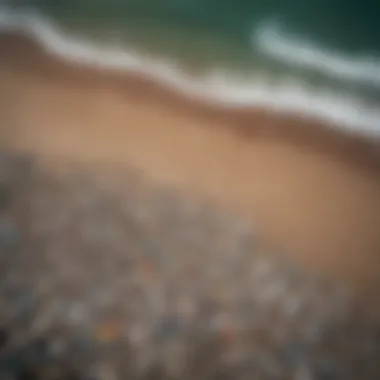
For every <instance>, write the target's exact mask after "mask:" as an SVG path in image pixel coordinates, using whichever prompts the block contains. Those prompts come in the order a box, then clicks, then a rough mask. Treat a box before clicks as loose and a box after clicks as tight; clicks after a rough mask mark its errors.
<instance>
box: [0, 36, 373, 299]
mask: <svg viewBox="0 0 380 380" xmlns="http://www.w3.org/2000/svg"><path fill="white" fill-rule="evenodd" d="M0 125H1V129H0V140H1V142H2V145H3V147H5V148H7V149H8V150H13V151H24V152H30V153H33V154H38V155H41V156H45V157H48V158H54V159H55V160H57V159H58V160H61V161H65V160H69V161H74V162H75V161H77V162H79V161H80V162H83V161H85V162H89V163H91V165H94V166H95V167H96V165H97V164H98V163H103V162H107V163H111V164H112V163H115V164H116V163H117V164H118V165H120V164H121V165H126V166H128V167H129V166H132V167H134V168H136V169H138V170H140V171H141V172H142V173H143V174H144V176H145V177H146V178H147V179H148V180H149V181H152V182H156V183H161V184H165V185H169V186H171V187H173V188H175V189H181V190H183V192H184V193H194V194H197V195H198V196H200V197H205V198H211V199H213V200H214V201H215V203H216V204H220V207H223V208H225V209H230V210H232V211H233V212H236V213H238V214H241V215H242V216H243V217H244V218H247V219H248V220H250V221H251V223H252V228H253V229H254V230H255V231H257V233H258V236H259V238H260V239H261V244H262V245H263V247H268V248H270V249H272V250H273V249H274V250H275V251H278V252H279V253H281V254H287V255H289V256H290V257H292V258H294V260H295V261H296V262H299V263H300V264H301V265H305V266H306V267H307V268H310V269H311V270H312V271H315V272H320V273H322V274H323V275H327V276H332V277H333V278H334V279H340V280H342V281H348V282H349V284H351V285H353V286H355V287H357V288H358V289H360V290H365V291H368V290H370V291H371V292H372V291H374V292H375V294H377V291H378V290H380V278H379V276H378V273H379V271H380V233H379V230H380V153H379V151H380V148H379V145H376V143H375V142H371V141H368V140H366V139H364V138H361V137H358V136H350V135H348V134H344V133H341V132H339V131H338V130H334V129H333V128H332V127H329V126H325V125H323V124H322V123H320V122H317V121H312V120H305V119H304V118H300V117H298V118H297V117H290V116H285V115H280V114H274V113H273V112H269V111H267V110H246V111H239V112H238V111H227V110H221V109H218V108H217V107H211V106H206V105H204V104H203V105H202V104H198V103H196V102H195V101H191V100H189V99H185V98H183V97H181V96H178V95H177V94H175V93H172V92H170V91H169V90H166V89H163V88H161V87H159V86H157V85H155V84H154V83H151V82H150V81H149V80H147V79H146V78H141V77H136V76H126V75H120V74H115V73H113V74H112V73H104V72H99V71H96V70H84V69H79V68H75V67H70V66H69V65H66V64H63V63H60V62H58V61H56V60H54V59H52V58H48V57H47V56H46V55H44V54H43V53H42V52H41V51H39V50H38V48H37V47H36V46H35V45H33V44H32V43H30V41H27V40H25V39H23V38H19V37H15V36H2V37H1V38H0Z"/></svg>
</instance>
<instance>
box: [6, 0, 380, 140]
mask: <svg viewBox="0 0 380 380" xmlns="http://www.w3.org/2000/svg"><path fill="white" fill-rule="evenodd" d="M2 3H3V4H5V3H6V5H7V9H8V10H9V9H13V11H15V12H16V11H17V12H18V11H20V10H25V9H28V12H29V11H33V12H38V14H39V15H43V16H44V17H47V18H48V20H49V21H53V22H54V25H56V26H59V27H60V28H61V29H60V33H68V34H70V35H71V36H73V35H74V36H81V37H83V36H86V37H88V38H91V40H92V41H94V40H96V41H100V42H102V43H103V45H104V44H109V46H111V45H112V46H116V45H117V46H118V47H119V48H125V50H126V51H127V50H128V49H130V48H131V47H133V49H134V51H137V52H140V53H148V54H149V55H150V56H152V57H160V58H164V59H166V60H167V61H170V62H175V64H176V65H177V66H179V67H181V68H182V69H183V70H185V71H186V70H187V71H188V72H191V73H193V74H197V75H201V74H204V73H205V72H208V71H210V70H213V69H218V70H224V71H223V72H224V73H226V72H228V73H229V74H230V75H232V76H233V77H234V78H237V77H239V80H240V82H239V83H240V84H242V83H243V84H244V85H245V86H246V87H247V86H248V83H251V85H252V86H254V81H255V80H259V81H261V82H260V83H262V82H265V85H266V86H267V87H268V86H272V85H273V86H275V84H276V83H279V82H281V81H283V80H284V79H286V81H287V83H288V82H291V86H290V87H289V88H290V90H291V91H290V90H289V91H290V92H289V96H290V97H292V99H293V100H292V102H291V107H293V108H294V107H296V106H297V107H298V108H300V109H304V110H306V109H311V108H310V107H309V106H310V104H311V103H310V102H311V96H312V95H310V89H313V91H314V93H315V96H314V95H313V97H314V98H315V99H314V98H313V99H314V100H313V101H314V103H313V105H312V108H313V110H314V111H313V112H314V113H318V112H319V113H321V114H322V113H324V114H326V115H329V116H328V117H330V119H334V118H335V119H334V120H338V121H339V123H340V122H341V121H340V120H343V119H344V120H346V119H348V116H347V115H345V116H344V118H342V117H343V116H342V115H343V114H344V113H349V112H348V111H347V110H348V109H349V111H350V112H351V114H352V116H353V117H355V118H356V119H358V120H359V119H360V118H361V119H363V117H364V119H365V120H364V119H363V120H364V121H365V123H364V124H366V125H367V126H368V125H372V124H374V123H375V124H376V125H375V126H371V127H370V128H371V129H372V130H373V129H374V128H375V129H376V130H379V133H380V126H378V123H377V121H376V120H380V108H379V111H378V113H373V108H374V107H375V108H377V104H380V103H379V100H380V23H379V22H378V20H379V19H380V6H378V5H376V1H370V0H362V1H360V2H359V1H355V0H345V1H344V0H319V1H316V0H313V1H311V0H266V1H263V0H256V1H255V0H228V1H226V0H224V1H223V0H160V1H157V0H18V1H15V0H13V1H10V0H8V1H5V0H3V1H1V0H0V6H1V5H2ZM0 17H1V10H0ZM19 24H25V20H23V21H20V22H19ZM40 29H41V28H40ZM45 29H46V28H45ZM41 33H42V34H43V33H45V32H41V30H39V31H38V33H37V34H38V35H39V38H40V37H41V35H40V34H41ZM46 36H47V37H46V38H50V37H49V32H48V30H47V29H46ZM49 41H50V42H49V46H50V48H55V46H57V45H58V44H61V41H57V40H56V41H55V42H54V41H53V40H49ZM64 49H66V51H68V50H70V49H71V50H72V47H71V46H65V47H64ZM77 50H78V49H77ZM129 51H130V50H129ZM77 53H78V51H76V52H75V54H77ZM85 53H86V54H87V52H83V51H81V52H80V54H82V55H83V54H85ZM103 53H104V52H103ZM78 54H79V53H78ZM107 54H108V53H107V52H106V53H104V54H103V55H107ZM108 55H110V54H108ZM89 57H91V59H95V58H96V59H98V58H99V57H98V56H97V55H96V54H95V53H93V54H89ZM119 58H120V54H119V53H118V54H114V56H113V58H112V60H113V61H115V60H116V59H119ZM124 58H125V57H124ZM124 58H123V59H124ZM89 59H90V58H89ZM119 66H120V65H119ZM261 86H262V84H261ZM297 86H298V87H297ZM235 87H236V86H235ZM283 87H284V86H283ZM223 88H224V89H225V91H226V92H228V91H229V92H231V93H232V91H235V90H236V88H235V89H234V90H233V89H232V88H231V89H230V90H227V89H226V85H224V87H223ZM252 91H253V90H252ZM252 91H251V92H252ZM255 91H256V92H255ZM258 91H259V90H257V86H256V89H255V90H254V91H253V95H252V94H251V95H250V94H249V91H248V89H247V88H244V90H241V91H240V93H239V96H236V97H235V98H236V99H235V100H234V101H235V102H238V101H241V100H242V98H244V99H243V100H244V102H245V103H249V102H248V100H249V99H248V98H249V96H251V97H252V98H254V99H253V100H252V104H253V103H255V102H256V103H257V101H256V100H257V98H258V97H259V95H258ZM260 91H261V93H260V96H261V98H264V97H266V98H268V96H272V95H273V96H275V97H276V96H277V97H276V99H275V100H274V101H272V103H276V104H279V103H281V102H282V104H283V105H284V107H285V108H286V107H288V106H289V104H290V102H289V100H288V99H287V96H286V94H283V93H281V94H280V95H278V94H277V93H276V90H274V91H272V92H270V91H269V90H267V88H266V89H265V91H266V92H265V91H264V90H263V89H262V88H260ZM281 91H283V92H284V89H283V88H282V90H281ZM307 91H308V92H307ZM326 91H327V92H328V96H327V95H326V94H327V93H326ZM331 91H335V92H336V93H337V94H338V93H339V94H340V95H337V96H336V97H335V98H334V96H332V95H331V96H330V95H329V94H330V92H331ZM306 92H307V94H306ZM321 93H323V94H322V95H321ZM342 94H344V96H343V95H342ZM347 94H349V96H350V98H349V99H348V100H347V99H346V98H345V96H346V95H347ZM261 98H260V99H261ZM309 98H310V99H309ZM317 98H318V99H317ZM255 99H256V100H255ZM316 99H317V100H316ZM332 99H333V100H334V99H336V103H337V107H338V106H339V107H340V109H339V111H338V109H337V108H336V109H335V110H332V105H331V100H332ZM269 103H270V102H269ZM269 103H268V104H269ZM288 103H289V104H288ZM362 103H365V104H367V105H368V104H369V105H370V110H369V111H368V109H363V108H360V107H362ZM326 107H327V108H328V110H327V108H326ZM355 107H358V111H357V112H356V113H355V112H354V111H353V109H354V108H355ZM367 108H368V107H367ZM306 112H308V111H306ZM368 112H370V113H368ZM371 112H372V113H371ZM376 112H377V109H376ZM338 114H339V115H341V116H342V117H341V116H339V117H338V116H337V115H338ZM357 114H361V116H360V117H359V116H358V115H357ZM331 115H333V116H331ZM334 115H335V116H334ZM361 119H360V120H361ZM344 122H346V121H344ZM355 122H356V121H355Z"/></svg>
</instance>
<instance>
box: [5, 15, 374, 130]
mask: <svg viewBox="0 0 380 380" xmlns="http://www.w3.org/2000/svg"><path fill="white" fill-rule="evenodd" d="M1 30H3V31H13V32H20V33H25V34H28V35H32V36H33V37H34V38H35V39H36V40H37V41H38V42H39V43H40V44H41V46H42V47H43V48H44V49H46V51H48V52H49V53H51V54H54V55H56V56H59V57H61V58H62V59H65V60H66V61H70V62H73V63H75V64H80V65H85V66H96V67H100V68H104V69H111V70H126V71H128V72H135V73H141V74H144V75H147V76H149V77H152V78H154V79H155V80H157V81H159V82H160V83H162V84H164V85H165V86H170V87H172V88H174V89H176V90H177V91H179V92H181V93H183V94H186V95H187V96H191V97H196V98H198V99H200V100H203V101H208V102H210V103H217V104H222V105H223V106H225V107H231V108H239V107H240V108H246V107H266V108H270V109H273V110H274V111H281V112H292V113H298V114H301V115H302V114H303V115H309V116H312V117H317V118H319V119H323V120H326V121H328V122H330V123H333V124H334V125H335V126H336V127H339V128H343V129H346V130H351V131H355V132H358V133H362V134H366V135H368V136H372V137H378V136H380V109H379V107H377V106H373V105H372V106H370V105H368V104H364V102H363V101H361V100H360V99H359V98H357V97H353V96H349V95H348V94H346V93H342V92H340V93H338V92H332V91H329V90H323V91H322V90H318V91H317V90H312V89H311V88H308V87H305V86H303V85H302V84H301V83H298V82H297V81H295V80H294V79H290V78H284V79H283V80H281V81H279V83H278V84H276V85H273V84H269V83H268V82H267V81H265V79H263V78H257V79H256V80H252V81H250V82H247V80H241V79H240V80H238V79H234V78H232V77H231V75H230V74H228V73H226V72H225V71H223V70H220V69H219V70H217V69H215V70H212V71H210V73H209V74H208V75H206V76H204V77H202V78H194V77H191V76H189V75H187V74H186V73H185V72H183V71H182V70H181V69H180V67H179V66H177V65H176V64H175V63H171V62H167V61H163V60H153V59H152V58H150V57H145V58H144V57H143V56H142V55H139V54H137V53H135V52H134V51H133V50H132V49H128V48H127V47H122V48H121V47H112V46H105V45H104V46H102V45H101V44H95V43H93V42H91V41H89V40H87V39H85V38H80V37H78V36H74V35H70V34H68V33H67V32H63V30H62V29H61V28H59V26H58V25H57V24H55V23H54V22H53V21H52V20H51V19H49V18H48V17H46V16H43V15H41V14H39V13H36V12H34V11H22V12H21V11H18V12H14V11H10V10H9V9H7V8H0V31H1Z"/></svg>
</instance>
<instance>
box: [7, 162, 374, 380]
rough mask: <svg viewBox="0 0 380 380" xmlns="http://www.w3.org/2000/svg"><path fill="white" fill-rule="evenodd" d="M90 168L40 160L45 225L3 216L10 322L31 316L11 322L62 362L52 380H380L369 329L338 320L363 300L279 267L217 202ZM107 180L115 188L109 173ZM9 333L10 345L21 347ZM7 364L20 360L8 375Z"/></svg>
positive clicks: (37, 189)
mask: <svg viewBox="0 0 380 380" xmlns="http://www.w3.org/2000/svg"><path fill="white" fill-rule="evenodd" d="M105 171H107V170H106V169H105ZM72 173H74V174H72ZM89 173H90V172H89V171H88V170H86V167H83V168H78V167H76V168H73V169H70V166H68V167H67V168H66V169H65V170H57V171H56V172H53V171H52V170H50V169H49V170H47V169H46V168H44V165H43V163H40V164H39V166H38V165H35V166H34V170H33V172H32V173H31V176H32V178H31V179H32V180H31V183H30V186H29V187H28V194H27V196H28V199H27V200H28V202H29V204H30V206H31V207H30V213H31V215H30V217H31V219H32V220H33V223H35V225H36V226H38V228H32V226H31V228H30V230H28V231H25V230H22V231H19V230H18V228H19V227H18V226H17V224H16V223H15V222H13V221H12V220H10V219H8V218H6V217H5V215H0V248H3V247H4V248H7V249H8V248H9V247H16V246H17V248H18V249H17V250H14V251H12V255H8V256H7V260H3V261H1V265H0V278H3V279H4V281H3V283H2V284H0V305H4V308H6V309H7V312H4V313H3V314H4V315H5V314H7V315H8V314H9V315H24V318H19V319H17V318H15V319H14V320H13V322H14V323H16V320H17V321H18V322H17V323H19V324H20V329H21V328H22V331H25V332H26V333H25V337H24V338H25V340H26V341H28V342H29V343H30V345H29V350H32V351H33V350H34V352H35V353H38V352H39V354H35V355H34V357H35V359H36V358H37V359H38V358H40V359H41V358H44V360H45V359H46V356H49V355H50V357H51V358H54V360H58V361H59V360H62V363H61V364H59V363H58V364H54V366H53V367H49V366H48V365H47V364H46V365H45V364H43V363H42V362H43V361H44V360H37V359H36V360H37V362H39V365H40V366H41V365H44V366H45V367H46V368H45V372H44V377H43V379H44V380H53V378H54V379H56V380H58V379H59V372H60V370H59V369H57V368H62V371H61V373H62V374H64V373H65V371H64V368H66V367H65V366H67V365H68V364H67V363H76V364H78V363H82V366H83V367H86V368H87V369H88V371H87V373H85V372H83V371H82V372H80V371H79V368H78V371H79V372H75V375H74V374H72V376H73V377H72V378H78V379H79V380H85V379H90V378H91V379H94V380H95V379H99V380H102V379H107V380H114V379H116V380H117V379H124V378H128V379H131V380H134V379H136V380H140V379H141V380H144V379H153V378H154V379H156V378H157V379H163V380H164V379H170V380H177V379H182V378H186V379H187V380H195V379H205V380H206V379H210V380H214V379H217V378H218V379H221V378H223V377H222V375H221V374H224V376H225V378H227V377H228V376H230V375H231V376H230V377H228V378H233V379H236V380H245V379H250V378H252V379H256V378H257V379H260V380H282V379H284V380H285V379H286V380H287V379H291V380H309V379H312V380H332V379H334V380H336V379H337V380H338V379H339V380H340V377H338V376H340V375H338V374H341V373H345V374H347V373H348V374H349V376H348V377H347V380H356V379H358V380H359V379H361V378H363V379H364V378H365V379H366V380H378V379H379V378H380V376H379V375H380V364H379V365H376V363H375V364H374V361H373V359H371V362H369V364H371V366H367V367H366V368H368V370H366V372H365V371H363V369H362V368H359V366H358V365H357V364H355V362H353V361H352V360H350V358H351V357H353V356H355V354H358V353H362V352H364V351H363V350H364V348H365V347H370V346H371V345H369V344H368V340H369V339H371V337H372V335H371V334H370V333H368V334H367V335H366V337H367V336H368V338H366V339H359V338H357V337H360V336H363V334H364V332H363V331H362V330H361V327H360V325H359V324H355V323H353V324H352V325H351V326H350V329H346V327H345V325H344V324H343V323H340V322H339V321H341V320H344V319H347V318H349V317H350V314H349V313H350V310H351V309H350V307H349V304H350V302H351V301H350V297H349V295H347V294H345V295H344V296H343V295H342V294H343V293H344V292H343V293H342V291H341V290H339V292H338V291H336V288H337V287H338V286H335V285H334V284H329V285H326V284H325V283H323V282H322V281H320V280H319V279H318V278H314V277H313V276H310V275H309V274H306V273H302V271H301V270H300V269H299V268H295V267H294V266H292V265H290V264H289V263H287V262H285V261H284V262H283V261H281V260H280V259H276V260H275V259H273V258H270V257H271V256H270V255H268V252H263V251H262V250H261V249H259V248H258V244H257V241H256V237H255V235H254V234H253V233H251V232H249V230H248V228H247V225H246V224H245V223H244V222H242V221H241V220H238V219H236V220H235V219H234V218H235V216H234V215H231V214H230V213H226V214H224V213H223V212H222V211H221V210H216V208H215V207H214V206H213V205H212V203H211V202H209V201H207V200H203V201H198V200H197V199H195V198H192V197H191V196H190V195H184V194H180V193H179V192H176V191H173V190H169V189H165V188H158V189H157V190H155V189H154V187H152V186H151V185H150V184H148V183H146V182H144V180H143V179H142V178H140V177H139V176H136V175H135V174H131V176H129V175H128V172H127V171H126V172H125V173H124V174H123V175H124V176H125V186H124V185H123V187H122V190H121V187H120V188H116V187H115V186H114V185H112V186H111V185H109V186H104V187H102V186H101V185H100V184H101V183H102V181H103V182H104V179H102V178H103V177H102V173H92V174H91V175H90V174H89ZM116 176H117V181H116V180H115V184H116V183H118V184H120V186H121V183H122V182H123V176H122V175H121V174H120V173H117V174H116ZM105 177H106V178H107V181H109V183H112V178H111V177H112V175H111V171H109V172H108V173H107V175H106V176H105ZM132 178H133V179H132ZM0 183H1V173H0ZM118 186H119V185H118ZM104 188H107V190H104ZM1 191H2V190H1V187H0V211H1V205H2V203H1V202H2V197H3V194H2V193H1ZM4 197H5V195H4ZM17 201H18V200H17V197H15V199H12V204H11V205H10V207H13V206H15V207H17ZM24 228H25V227H24ZM25 236H28V242H27V241H26V240H25ZM24 240H25V241H24ZM30 241H32V242H33V244H32V245H31V244H30ZM8 259H9V260H8ZM339 286H340V285H339ZM8 311H11V312H9V313H8ZM0 313H1V311H0ZM0 317H3V316H2V315H0ZM11 322H12V321H11ZM332 322H334V323H332ZM56 326H60V334H59V336H55V335H54V334H53V333H52V330H54V329H55V327H56ZM328 326H330V327H329V328H328ZM331 326H333V327H331ZM331 328H334V329H340V330H339V331H340V333H339V334H338V333H337V334H334V335H332V334H330V333H329V331H331ZM355 328H357V331H355ZM376 331H379V330H376ZM4 332H5V330H4ZM2 333H3V330H0V348H1V346H3V345H4V346H5V345H8V343H12V342H13V341H12V337H8V336H7V335H4V336H2V335H1V334H2ZM36 335H37V336H39V337H43V338H44V339H45V341H47V342H48V343H46V342H45V343H44V344H45V345H46V344H47V345H48V347H49V348H48V354H46V352H45V351H46V347H45V348H43V347H42V346H43V344H42V343H41V347H38V344H37V345H36V344H35V342H34V337H35V336H36ZM373 336H374V337H375V335H373ZM343 337H344V339H346V341H347V342H350V344H343V343H342V339H343ZM331 339H333V341H334V339H335V341H334V343H335V344H336V346H337V347H338V346H339V344H340V346H339V347H343V348H339V349H336V350H335V351H334V350H330V351H329V356H328V360H326V352H325V351H324V350H321V349H320V347H323V345H324V344H327V343H326V342H331ZM373 339H375V338H373ZM3 341H4V342H5V343H2V342H3ZM42 341H43V340H42ZM42 341H41V342H42ZM363 341H364V343H363ZM33 342H34V343H33ZM372 346H373V347H375V345H372ZM372 346H371V347H372ZM376 347H377V346H376ZM44 350H45V351H44ZM367 350H368V351H370V350H369V349H367ZM372 351H373V350H372ZM372 351H371V352H372ZM20 352H21V351H20V350H19V347H18V348H17V350H15V351H14V352H13V355H14V357H19V356H20ZM22 352H23V353H24V354H25V350H24V351H22ZM44 352H45V353H44ZM17 355H19V356H17ZM28 355H29V354H28ZM371 355H372V354H371ZM29 356H30V355H29ZM32 356H33V355H32ZM120 357H121V358H122V359H123V360H121V361H122V362H124V363H127V364H125V366H127V372H128V371H129V372H128V373H129V376H128V375H127V376H124V377H122V375H121V373H122V372H121V370H120V369H118V368H119V367H120V365H119V364H120V363H119V362H120ZM368 357H369V356H368ZM371 357H372V356H371ZM12 358H13V357H12ZM12 358H11V357H10V356H9V357H7V360H8V359H9V360H11V362H12V360H13V362H14V359H12ZM127 358H128V360H127ZM186 358H187V359H186ZM185 359H186V360H187V361H192V364H191V365H192V368H191V370H190V369H189V368H188V367H187V366H186V360H185ZM190 359H191V360H190ZM322 359H323V360H322ZM368 360H370V359H368ZM21 362H22V361H19V362H17V363H18V366H21V365H22V363H21ZM1 363H9V361H5V362H4V361H2V362H0V372H1V371H2V370H3V367H2V364H1ZM260 363H261V364H260ZM51 365H53V364H51ZM57 366H58V367H57ZM125 366H124V371H125ZM128 366H129V367H128ZM48 367H49V368H50V369H48ZM8 372H9V371H8ZM10 372H11V374H10V376H13V375H12V371H10ZM78 373H81V374H80V375H79V374H78ZM357 374H360V376H361V377H357ZM57 376H58V377H57ZM70 376H71V375H70ZM149 376H150V377H149ZM152 376H153V377H152ZM218 376H221V377H218ZM334 376H335V377H334ZM355 376H356V377H355ZM63 379H64V377H62V380H63ZM66 379H68V378H67V377H66ZM70 379H71V377H70ZM0 380H2V378H1V377H0Z"/></svg>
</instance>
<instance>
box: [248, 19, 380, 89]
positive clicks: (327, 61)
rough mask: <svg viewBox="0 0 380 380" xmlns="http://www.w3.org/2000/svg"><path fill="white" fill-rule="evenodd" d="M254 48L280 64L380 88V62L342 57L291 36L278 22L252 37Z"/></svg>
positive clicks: (266, 25) (332, 51)
mask: <svg viewBox="0 0 380 380" xmlns="http://www.w3.org/2000/svg"><path fill="white" fill-rule="evenodd" d="M253 43H254V45H255V48H259V49H260V51H261V52H263V53H265V54H267V55H269V56H271V57H272V58H275V59H277V60H279V61H281V62H284V63H288V64H291V65H292V66H296V67H298V68H306V69H312V70H315V71H319V72H321V73H323V74H325V75H329V76H331V77H333V78H335V79H341V80H343V81H350V82H354V83H358V84H364V85H369V86H376V87H378V88H380V58H379V57H376V56H374V55H371V56H370V55H367V56H352V55H343V54H342V53H339V52H338V51H334V50H332V49H328V48H323V47H321V46H319V45H317V44H316V43H313V42H311V41H309V40H307V39H306V38H304V37H301V36H298V37H296V36H292V35H291V34H290V33H287V32H285V30H283V28H281V27H280V25H279V24H278V23H276V22H266V23H263V24H262V25H261V27H260V28H257V29H256V30H255V31H254V33H253Z"/></svg>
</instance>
